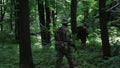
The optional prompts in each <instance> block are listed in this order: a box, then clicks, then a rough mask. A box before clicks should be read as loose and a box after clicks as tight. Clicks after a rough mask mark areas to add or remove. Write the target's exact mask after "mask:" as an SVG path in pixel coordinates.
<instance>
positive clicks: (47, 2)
mask: <svg viewBox="0 0 120 68" xmlns="http://www.w3.org/2000/svg"><path fill="white" fill-rule="evenodd" d="M49 6H50V2H49V1H47V0H45V10H46V28H47V31H46V41H47V43H50V39H51V37H50V23H51V17H50V7H49Z"/></svg>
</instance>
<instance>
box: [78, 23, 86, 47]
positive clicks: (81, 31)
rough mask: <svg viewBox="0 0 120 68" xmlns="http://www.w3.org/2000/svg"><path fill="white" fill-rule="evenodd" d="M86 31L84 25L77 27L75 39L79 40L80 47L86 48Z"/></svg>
mask: <svg viewBox="0 0 120 68" xmlns="http://www.w3.org/2000/svg"><path fill="white" fill-rule="evenodd" d="M86 29H87V28H86V26H85V25H83V26H78V27H77V38H78V39H80V40H81V45H82V47H85V46H86V40H87V36H88V32H87V30H86Z"/></svg>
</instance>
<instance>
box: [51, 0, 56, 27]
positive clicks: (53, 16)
mask: <svg viewBox="0 0 120 68" xmlns="http://www.w3.org/2000/svg"><path fill="white" fill-rule="evenodd" d="M53 2H54V3H52V5H53V6H52V7H53V8H54V10H52V22H53V27H55V26H56V23H55V22H56V17H55V15H56V0H54V1H53Z"/></svg>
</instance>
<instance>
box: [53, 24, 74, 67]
mask: <svg viewBox="0 0 120 68" xmlns="http://www.w3.org/2000/svg"><path fill="white" fill-rule="evenodd" d="M59 29H61V30H63V32H64V33H63V34H62V33H61V34H60V33H59V35H58V32H57V31H58V30H59ZM58 30H57V31H56V32H55V48H56V51H57V60H56V66H55V68H61V63H62V60H63V57H64V56H65V57H66V58H67V60H68V64H69V67H70V68H74V65H73V58H72V55H71V48H70V45H69V43H70V42H71V35H70V31H69V29H68V28H67V27H65V26H64V25H62V26H61V27H60V28H58Z"/></svg>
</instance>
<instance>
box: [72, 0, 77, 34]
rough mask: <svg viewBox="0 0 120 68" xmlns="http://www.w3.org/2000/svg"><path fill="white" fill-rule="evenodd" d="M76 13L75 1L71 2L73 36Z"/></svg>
mask: <svg viewBox="0 0 120 68" xmlns="http://www.w3.org/2000/svg"><path fill="white" fill-rule="evenodd" d="M76 12H77V0H71V30H72V34H75V29H76V24H77V22H76Z"/></svg>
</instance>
